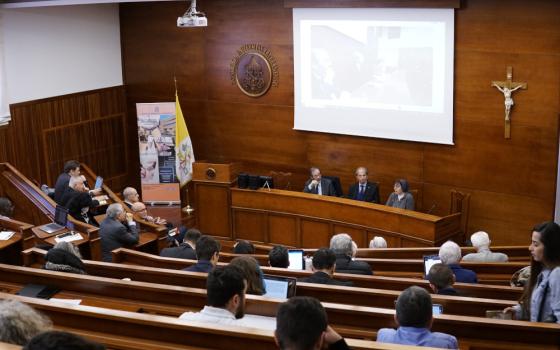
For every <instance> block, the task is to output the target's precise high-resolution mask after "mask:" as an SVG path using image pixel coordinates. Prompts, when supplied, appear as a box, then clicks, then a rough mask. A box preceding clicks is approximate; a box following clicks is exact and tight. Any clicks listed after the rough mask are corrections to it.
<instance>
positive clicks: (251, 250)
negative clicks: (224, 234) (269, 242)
mask: <svg viewBox="0 0 560 350" xmlns="http://www.w3.org/2000/svg"><path fill="white" fill-rule="evenodd" d="M233 254H255V246H254V245H253V243H251V242H249V241H246V240H240V241H237V242H235V244H234V245H233Z"/></svg>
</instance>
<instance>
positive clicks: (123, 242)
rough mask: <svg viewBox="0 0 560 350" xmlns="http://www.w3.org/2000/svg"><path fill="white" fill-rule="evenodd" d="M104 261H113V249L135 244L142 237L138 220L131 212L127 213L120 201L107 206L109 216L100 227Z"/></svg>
mask: <svg viewBox="0 0 560 350" xmlns="http://www.w3.org/2000/svg"><path fill="white" fill-rule="evenodd" d="M99 237H101V252H102V254H103V261H106V262H111V260H112V256H111V251H113V250H114V249H117V248H121V247H123V246H129V247H130V246H133V245H135V244H137V243H138V240H139V238H140V236H139V234H138V228H137V227H136V222H134V220H133V218H132V214H131V213H126V212H125V211H124V209H123V207H122V205H121V204H120V203H113V204H111V205H110V206H109V207H108V208H107V217H106V218H105V220H103V221H102V222H101V225H100V229H99Z"/></svg>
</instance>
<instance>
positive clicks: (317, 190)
mask: <svg viewBox="0 0 560 350" xmlns="http://www.w3.org/2000/svg"><path fill="white" fill-rule="evenodd" d="M310 173H311V178H310V179H309V180H307V182H306V183H305V186H304V187H303V192H305V193H313V194H318V195H321V196H336V191H335V189H334V186H333V184H332V182H331V180H329V179H323V178H322V176H321V170H319V168H311V169H310Z"/></svg>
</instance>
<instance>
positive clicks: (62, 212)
mask: <svg viewBox="0 0 560 350" xmlns="http://www.w3.org/2000/svg"><path fill="white" fill-rule="evenodd" d="M67 220H68V209H66V208H64V207H63V206H62V205H57V206H56V209H55V211H54V222H55V223H57V224H59V225H60V226H64V227H66V221H67Z"/></svg>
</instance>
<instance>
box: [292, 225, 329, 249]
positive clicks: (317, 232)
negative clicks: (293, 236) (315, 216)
mask: <svg viewBox="0 0 560 350" xmlns="http://www.w3.org/2000/svg"><path fill="white" fill-rule="evenodd" d="M300 225H301V226H300V227H301V245H298V246H300V247H301V248H317V247H324V246H325V242H330V239H331V236H332V234H331V232H330V231H331V228H330V224H329V223H328V222H322V221H314V220H305V219H301V220H300Z"/></svg>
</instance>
